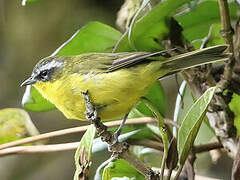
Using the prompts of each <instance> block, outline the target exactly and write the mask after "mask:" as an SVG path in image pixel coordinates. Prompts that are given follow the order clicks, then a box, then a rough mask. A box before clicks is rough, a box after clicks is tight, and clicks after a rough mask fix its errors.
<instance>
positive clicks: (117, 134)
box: [113, 114, 128, 143]
mask: <svg viewBox="0 0 240 180" xmlns="http://www.w3.org/2000/svg"><path fill="white" fill-rule="evenodd" d="M127 117H128V114H125V115H124V117H123V120H122V122H121V124H120V126H119V127H118V129H117V130H116V131H115V132H114V134H113V137H114V139H115V142H113V143H116V142H118V137H119V135H120V134H121V132H122V129H123V126H124V124H125V122H126V120H127Z"/></svg>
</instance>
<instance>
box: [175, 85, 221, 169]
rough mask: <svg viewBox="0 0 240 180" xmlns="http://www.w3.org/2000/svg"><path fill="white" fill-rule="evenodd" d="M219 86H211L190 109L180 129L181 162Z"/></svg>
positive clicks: (179, 148) (179, 152) (181, 162)
mask: <svg viewBox="0 0 240 180" xmlns="http://www.w3.org/2000/svg"><path fill="white" fill-rule="evenodd" d="M216 88H217V87H212V88H209V89H208V90H207V91H206V92H205V93H204V94H203V95H202V96H201V97H200V98H199V99H198V100H197V101H196V102H195V103H194V104H193V106H192V107H191V108H190V109H189V111H188V113H187V114H186V116H185V118H184V120H183V122H182V125H181V127H180V129H179V131H178V146H177V147H178V154H179V162H180V164H181V165H183V164H184V162H185V160H186V158H187V156H188V154H189V151H190V150H191V147H192V145H193V143H194V140H195V138H196V136H197V134H198V131H199V128H200V126H201V123H202V121H203V119H204V116H205V114H206V111H207V107H208V105H209V103H210V102H211V99H212V98H213V95H214V92H215V90H216Z"/></svg>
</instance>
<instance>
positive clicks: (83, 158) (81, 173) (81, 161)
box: [74, 125, 95, 180]
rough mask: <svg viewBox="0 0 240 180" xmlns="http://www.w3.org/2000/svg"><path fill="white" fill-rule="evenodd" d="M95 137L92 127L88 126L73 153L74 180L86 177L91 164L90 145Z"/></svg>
mask: <svg viewBox="0 0 240 180" xmlns="http://www.w3.org/2000/svg"><path fill="white" fill-rule="evenodd" d="M94 136H95V127H94V125H89V128H88V129H87V131H86V132H85V133H84V135H83V137H82V139H81V141H80V144H79V146H78V149H77V151H76V153H75V158H74V159H75V165H76V171H75V174H74V180H79V179H80V177H81V178H83V177H88V173H89V168H90V166H91V162H92V145H93V139H94Z"/></svg>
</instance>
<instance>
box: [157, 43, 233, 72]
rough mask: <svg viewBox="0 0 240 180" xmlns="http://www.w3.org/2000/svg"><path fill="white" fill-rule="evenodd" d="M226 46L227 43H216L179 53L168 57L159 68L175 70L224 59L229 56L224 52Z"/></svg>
mask: <svg viewBox="0 0 240 180" xmlns="http://www.w3.org/2000/svg"><path fill="white" fill-rule="evenodd" d="M227 47H228V46H227V45H218V46H213V47H209V48H204V49H201V50H196V51H192V52H189V53H184V54H180V55H177V56H174V57H171V58H169V59H168V60H167V61H165V62H164V63H163V65H162V67H161V68H166V69H169V70H170V71H171V72H176V71H181V70H184V69H188V68H191V67H195V66H199V65H203V64H208V63H211V62H215V61H224V60H227V59H228V57H229V54H228V53H224V51H225V50H226V49H227Z"/></svg>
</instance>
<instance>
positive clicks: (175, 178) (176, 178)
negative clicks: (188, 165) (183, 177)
mask: <svg viewBox="0 0 240 180" xmlns="http://www.w3.org/2000/svg"><path fill="white" fill-rule="evenodd" d="M182 169H183V164H181V165H180V167H179V168H178V170H177V174H176V176H175V177H174V180H178V178H179V176H180V174H181V172H182Z"/></svg>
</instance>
